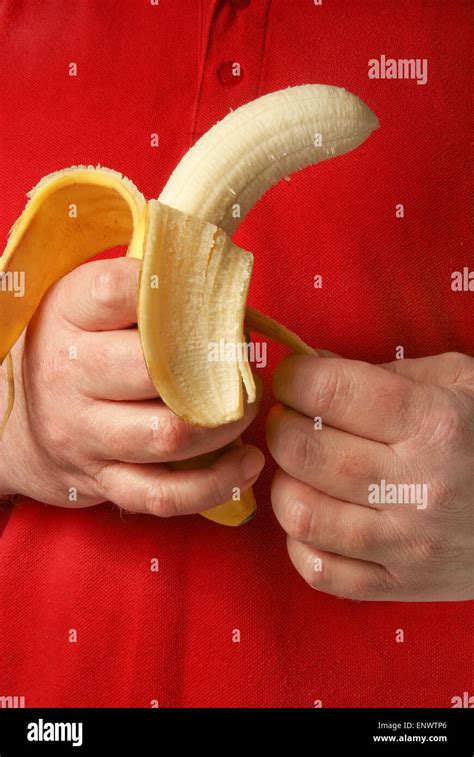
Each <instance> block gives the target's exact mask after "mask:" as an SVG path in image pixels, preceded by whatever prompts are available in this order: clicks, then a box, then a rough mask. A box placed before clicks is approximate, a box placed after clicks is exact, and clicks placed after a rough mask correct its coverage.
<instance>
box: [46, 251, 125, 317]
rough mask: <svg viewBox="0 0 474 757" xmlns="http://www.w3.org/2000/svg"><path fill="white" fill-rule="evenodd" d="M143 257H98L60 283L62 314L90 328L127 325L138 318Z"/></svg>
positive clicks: (57, 288) (58, 300) (60, 310)
mask: <svg viewBox="0 0 474 757" xmlns="http://www.w3.org/2000/svg"><path fill="white" fill-rule="evenodd" d="M139 271H140V261H139V260H135V259H134V258H114V259H112V260H96V261H93V262H91V263H86V264H85V265H81V266H79V268H76V269H75V270H74V271H72V273H70V274H68V275H67V276H65V277H64V278H63V279H61V280H60V281H59V282H58V283H57V284H56V293H57V298H56V300H57V306H58V310H59V312H60V313H61V315H62V316H63V317H64V318H65V319H66V320H68V321H69V322H70V323H72V324H74V325H75V326H79V328H81V329H85V330H86V331H109V330H113V329H114V330H115V329H125V328H128V327H129V326H132V325H134V324H135V323H136V322H137V289H138V276H139Z"/></svg>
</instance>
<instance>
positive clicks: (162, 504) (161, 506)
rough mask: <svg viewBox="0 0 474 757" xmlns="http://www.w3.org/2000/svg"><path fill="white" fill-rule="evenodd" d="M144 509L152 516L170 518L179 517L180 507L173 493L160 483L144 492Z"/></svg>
mask: <svg viewBox="0 0 474 757" xmlns="http://www.w3.org/2000/svg"><path fill="white" fill-rule="evenodd" d="M144 500H145V501H144V508H145V511H146V512H147V513H150V515H155V516H157V517H159V518H170V517H172V516H173V515H177V513H178V507H177V505H176V502H175V500H174V498H173V497H172V495H171V492H170V491H169V489H168V488H167V487H164V486H163V485H162V484H160V483H156V482H155V483H154V484H153V485H151V486H148V487H147V488H146V490H145V492H144Z"/></svg>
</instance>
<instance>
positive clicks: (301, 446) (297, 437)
mask: <svg viewBox="0 0 474 757" xmlns="http://www.w3.org/2000/svg"><path fill="white" fill-rule="evenodd" d="M314 457H315V450H314V441H313V439H312V438H311V436H310V435H309V434H307V433H306V432H305V431H302V430H301V429H299V428H295V427H293V426H289V427H288V428H287V429H286V430H285V431H284V432H283V434H282V460H283V462H284V463H286V464H287V465H288V466H289V467H290V468H291V469H292V470H295V469H296V470H307V469H308V468H310V467H311V465H312V463H313V461H314Z"/></svg>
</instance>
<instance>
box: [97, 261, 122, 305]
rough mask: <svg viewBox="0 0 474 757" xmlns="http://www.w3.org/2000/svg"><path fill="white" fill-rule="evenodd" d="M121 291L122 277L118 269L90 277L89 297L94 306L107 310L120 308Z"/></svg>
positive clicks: (100, 272) (111, 269) (110, 269)
mask: <svg viewBox="0 0 474 757" xmlns="http://www.w3.org/2000/svg"><path fill="white" fill-rule="evenodd" d="M122 289H123V275H122V274H121V273H120V272H119V269H114V268H108V269H106V270H104V271H99V272H97V273H95V274H94V275H93V276H92V279H91V284H90V297H91V299H92V302H93V303H94V304H95V305H98V306H99V307H100V308H106V309H107V310H117V309H118V308H119V307H120V304H121V303H120V292H121V291H122Z"/></svg>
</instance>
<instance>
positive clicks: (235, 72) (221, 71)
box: [217, 60, 244, 87]
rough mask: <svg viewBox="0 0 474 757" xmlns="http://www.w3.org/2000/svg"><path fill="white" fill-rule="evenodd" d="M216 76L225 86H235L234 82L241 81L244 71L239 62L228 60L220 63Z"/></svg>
mask: <svg viewBox="0 0 474 757" xmlns="http://www.w3.org/2000/svg"><path fill="white" fill-rule="evenodd" d="M217 76H218V78H219V81H220V82H221V84H223V85H224V86H225V87H235V85H236V84H239V82H241V81H242V79H243V76H244V72H243V71H242V67H241V65H240V63H237V61H235V60H230V61H228V62H227V63H221V65H220V66H219V68H218V69H217Z"/></svg>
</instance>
